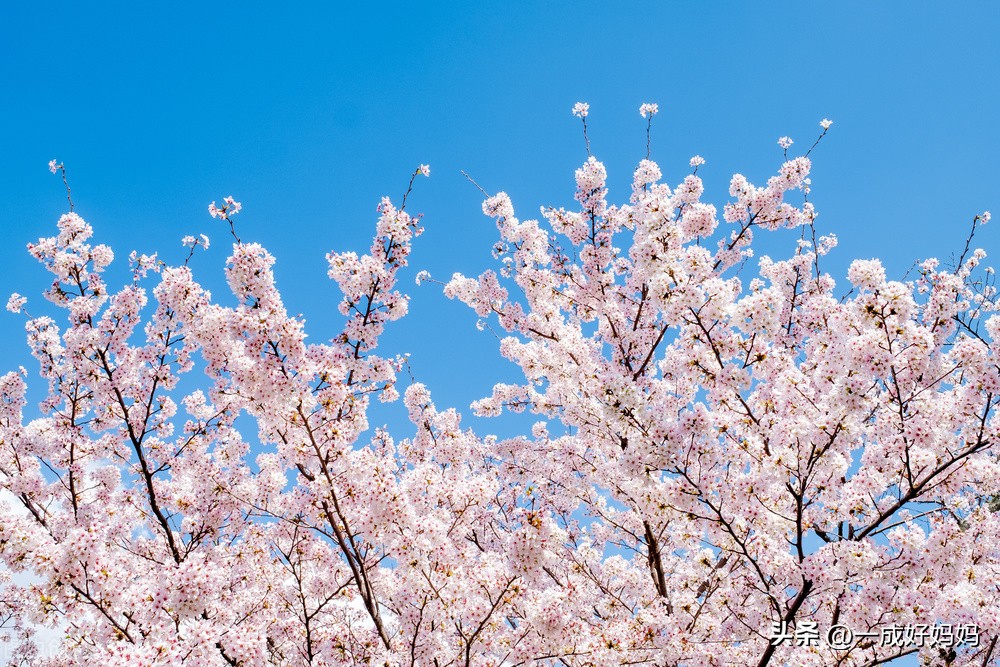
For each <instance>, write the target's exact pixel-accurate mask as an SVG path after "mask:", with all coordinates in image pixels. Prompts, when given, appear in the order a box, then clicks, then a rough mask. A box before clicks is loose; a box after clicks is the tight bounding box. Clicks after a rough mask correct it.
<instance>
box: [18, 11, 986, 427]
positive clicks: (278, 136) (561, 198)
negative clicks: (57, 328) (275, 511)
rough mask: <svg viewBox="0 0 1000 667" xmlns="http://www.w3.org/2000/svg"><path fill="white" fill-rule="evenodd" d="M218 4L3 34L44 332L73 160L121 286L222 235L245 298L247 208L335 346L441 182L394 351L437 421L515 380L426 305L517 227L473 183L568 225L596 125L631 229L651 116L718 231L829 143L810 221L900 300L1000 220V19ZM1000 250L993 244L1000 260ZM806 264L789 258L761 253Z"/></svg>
mask: <svg viewBox="0 0 1000 667" xmlns="http://www.w3.org/2000/svg"><path fill="white" fill-rule="evenodd" d="M203 4H204V5H206V6H198V5H196V4H195V3H176V4H169V5H168V4H167V3H157V4H156V5H152V4H147V3H134V2H132V3H123V2H118V3H101V5H100V7H101V10H100V11H99V12H98V10H97V9H96V7H97V5H91V4H85V3H72V4H70V3H16V4H15V3H6V4H5V5H4V6H3V8H2V9H0V82H2V91H3V92H2V97H0V99H2V101H3V103H2V105H0V121H2V125H3V131H2V132H0V182H2V183H3V186H2V187H0V225H2V229H3V231H4V243H2V244H0V264H2V266H3V267H4V270H3V272H2V273H0V293H2V295H3V296H4V299H2V300H5V297H6V294H8V293H9V292H13V291H17V292H20V293H22V294H25V295H27V296H28V297H29V298H30V299H31V302H29V307H30V306H31V305H32V303H33V304H34V306H35V308H34V309H33V312H40V311H42V310H44V309H43V308H42V307H41V306H40V296H39V293H40V291H41V290H42V289H44V288H45V287H46V285H47V283H48V279H47V277H46V274H45V273H44V271H43V270H42V268H41V267H40V266H39V265H37V264H36V263H35V262H34V260H32V259H31V258H30V257H29V256H28V255H27V253H26V252H25V250H24V245H25V244H26V243H27V242H29V241H32V240H35V239H37V238H38V237H39V236H42V235H48V234H50V233H51V232H52V230H54V224H55V221H56V219H57V218H58V215H59V214H60V213H61V212H63V211H64V209H65V198H64V192H63V190H62V185H61V182H59V180H58V179H57V178H56V177H54V176H52V175H51V174H50V173H49V172H48V170H47V168H46V165H47V162H48V161H49V160H50V159H51V158H58V159H59V160H61V161H63V162H64V163H65V164H66V166H67V168H68V170H69V177H70V182H71V185H72V187H73V194H74V201H75V203H76V205H77V211H78V212H79V213H80V214H81V215H83V216H84V217H85V218H86V219H87V220H88V221H89V222H90V223H91V224H93V225H94V227H95V229H96V232H97V234H96V236H97V239H98V240H99V241H101V242H106V243H109V244H110V245H112V246H113V247H114V249H115V250H116V253H117V255H118V257H119V262H118V265H119V266H118V269H119V273H118V274H117V275H119V276H124V272H123V266H122V265H123V264H124V262H123V261H121V260H124V258H125V257H126V256H127V255H128V253H129V251H130V250H133V249H135V250H138V251H139V252H153V251H157V250H158V251H160V253H161V257H162V258H163V259H165V260H166V261H168V262H179V261H181V260H182V259H183V256H184V249H183V248H182V247H181V245H180V238H181V236H183V235H184V234H197V233H206V234H208V235H209V236H210V237H211V238H212V240H213V246H212V249H211V250H210V251H209V252H208V253H207V254H201V255H199V256H197V257H196V258H195V260H194V268H195V271H196V275H197V276H198V278H199V279H200V280H201V281H202V282H203V283H205V284H206V285H208V286H210V287H211V288H213V289H214V291H215V292H216V294H217V295H219V296H222V295H223V294H224V293H225V287H224V281H223V280H222V273H221V270H222V266H223V263H224V260H225V257H226V254H227V252H226V250H227V247H228V241H227V240H226V234H225V231H224V229H223V227H222V226H221V223H219V222H218V221H216V220H212V219H211V218H209V216H208V214H207V212H206V206H207V204H208V202H210V201H212V200H217V201H219V200H221V198H222V197H223V196H225V195H229V194H232V195H234V196H235V197H236V199H238V200H240V201H242V202H243V205H244V210H243V213H241V214H240V216H239V218H238V221H239V224H240V231H241V236H242V237H243V239H244V240H248V241H249V240H252V241H258V242H261V243H263V244H264V245H265V246H266V247H267V248H269V249H270V250H271V252H272V253H273V254H275V255H276V256H277V258H278V262H277V265H276V272H277V277H278V281H279V287H281V289H282V291H283V293H284V296H285V299H286V303H287V304H288V307H289V309H290V310H291V311H292V312H296V313H298V312H301V313H303V314H304V315H305V316H306V318H307V320H308V321H309V324H308V331H309V332H310V334H311V336H312V338H313V339H314V340H319V339H325V338H328V337H329V336H331V335H332V334H333V333H334V326H335V323H336V321H337V316H336V313H335V308H336V303H337V301H338V293H337V291H336V286H335V285H334V284H333V283H332V282H331V281H329V280H328V279H327V278H326V264H325V261H324V254H325V253H326V252H327V251H329V250H356V251H358V252H361V251H364V250H365V249H366V248H367V246H368V243H369V240H370V237H371V233H372V231H373V229H374V221H375V216H376V214H375V205H376V203H377V202H378V200H379V198H380V197H381V196H382V195H386V194H387V195H390V196H393V197H394V198H396V199H397V200H398V198H399V197H400V196H401V195H402V193H403V191H404V190H405V188H406V183H407V181H408V178H409V175H410V173H412V170H413V169H414V168H415V167H416V166H417V165H418V164H419V163H429V164H430V165H431V168H432V175H431V178H430V179H422V180H420V181H418V183H417V190H416V192H415V193H414V195H413V197H412V200H411V202H412V203H411V205H410V207H411V209H412V210H413V211H414V212H417V211H421V212H423V213H424V214H425V218H424V221H425V227H426V232H425V233H424V235H423V236H421V237H420V238H419V239H418V240H417V242H416V247H415V250H414V253H413V255H412V260H411V265H412V270H411V271H409V272H408V273H407V274H404V278H403V280H404V285H405V287H406V288H407V289H408V290H409V291H410V293H411V295H412V301H411V307H410V311H411V315H410V316H409V317H408V318H407V319H406V320H404V321H403V322H401V323H399V324H398V326H396V327H394V328H393V329H391V330H390V331H389V333H388V334H387V335H386V338H385V340H384V345H385V350H386V351H387V352H410V353H412V357H411V359H412V366H413V370H414V373H415V375H416V376H417V378H418V379H419V380H421V381H424V382H426V383H427V384H428V385H429V386H430V387H431V389H432V391H433V393H434V396H435V400H436V402H437V403H438V405H439V406H447V405H454V406H456V407H459V408H461V409H464V408H466V407H467V406H468V404H469V402H471V401H472V400H473V399H475V398H478V397H480V396H483V395H485V394H487V393H488V392H489V390H490V387H491V386H492V384H493V382H495V381H497V380H499V379H512V378H514V377H515V376H514V374H513V371H512V369H511V368H510V367H509V365H507V364H506V363H505V362H503V361H502V360H500V359H499V357H498V355H497V353H496V340H495V339H494V338H493V337H492V335H490V334H489V333H488V332H479V331H477V330H476V328H475V321H476V317H475V315H474V314H473V313H472V312H471V311H469V310H468V309H467V308H465V307H464V306H462V305H461V304H458V303H457V302H450V301H447V300H446V299H445V298H444V297H443V296H442V295H441V293H440V290H439V289H437V288H436V287H435V286H433V285H429V286H428V285H424V286H423V287H421V288H417V287H416V286H415V285H413V277H414V276H415V274H416V272H417V271H418V270H421V269H426V270H429V271H430V272H431V273H432V274H433V275H434V276H435V277H436V278H447V277H448V276H450V275H451V274H452V273H453V272H455V271H462V272H464V273H466V274H469V275H475V274H478V273H479V272H480V271H481V270H483V269H485V268H487V267H489V266H492V264H493V263H492V259H491V257H490V247H491V245H492V243H493V241H494V240H495V232H496V230H495V227H494V226H493V224H492V222H491V221H490V220H488V219H486V218H485V217H483V216H482V214H481V212H480V199H481V198H480V196H479V193H478V192H477V191H476V190H475V189H474V188H473V187H472V186H471V185H469V184H468V183H467V182H466V181H465V180H464V178H463V177H462V176H461V174H460V173H459V171H460V170H463V169H464V170H466V171H468V172H469V173H471V174H472V175H473V176H474V177H475V178H476V180H477V181H478V182H479V183H480V184H482V185H483V186H484V187H485V188H486V189H487V190H490V191H491V192H492V191H497V190H505V191H506V192H508V193H509V194H510V195H511V196H512V199H513V201H514V204H515V207H517V210H518V212H519V214H520V215H521V216H522V217H536V216H537V211H538V207H539V206H541V205H556V206H559V205H570V204H571V203H572V196H573V187H574V186H573V170H574V169H575V168H576V167H577V166H579V164H580V163H581V162H582V161H583V160H584V159H585V157H586V155H585V152H584V147H583V140H582V137H581V134H580V127H579V121H577V120H576V119H575V118H573V117H572V116H571V115H570V108H571V107H572V105H573V103H574V102H576V101H578V100H584V101H587V102H589V103H590V105H591V115H590V118H589V119H588V120H589V125H590V136H591V141H592V146H593V151H594V153H595V155H597V157H598V158H599V159H602V160H603V161H604V162H605V163H606V164H607V166H608V169H609V172H610V174H611V184H612V195H611V196H612V199H618V200H620V201H623V200H625V199H626V198H627V196H628V189H627V184H628V183H629V181H630V174H631V172H632V169H633V168H634V166H635V164H636V162H637V161H638V160H639V159H640V158H642V157H643V155H644V152H645V137H644V127H645V126H644V122H643V121H642V119H641V118H640V117H639V115H638V106H639V104H640V103H642V102H646V101H650V102H657V103H659V105H660V109H661V112H660V114H659V115H658V116H657V117H656V120H655V122H654V127H653V132H654V134H653V151H652V157H653V158H654V159H655V160H657V161H658V162H660V164H661V167H662V168H663V171H664V173H665V175H666V176H667V179H668V180H669V181H671V182H677V181H678V180H679V179H681V178H682V177H683V175H684V173H686V170H687V161H688V158H690V157H691V156H692V155H694V154H700V155H702V156H704V157H705V158H706V160H707V164H706V165H705V166H704V167H702V169H701V170H700V172H699V173H701V174H702V175H703V176H704V177H705V181H706V186H707V187H706V190H707V192H706V197H705V199H706V200H707V201H711V202H714V203H716V204H717V205H718V206H720V207H721V204H722V203H723V202H724V201H725V195H726V191H727V189H728V188H727V185H728V181H729V178H730V176H731V175H732V173H734V172H741V173H744V174H746V175H747V176H748V177H749V178H750V179H751V180H752V181H755V182H763V181H764V180H766V178H767V177H768V176H769V175H770V174H771V173H773V171H774V170H775V169H776V168H777V166H778V165H779V164H780V161H781V151H780V149H779V148H778V146H777V145H776V143H775V142H776V140H777V138H778V137H779V136H782V135H790V136H791V137H792V138H793V139H795V140H796V144H795V146H793V149H798V148H803V149H804V148H806V147H808V145H809V144H810V143H811V142H812V140H813V139H814V138H815V136H816V135H817V133H818V131H819V128H818V122H819V120H820V119H821V118H823V117H829V118H831V119H833V120H834V123H835V124H834V126H833V129H832V131H831V133H830V135H829V136H828V137H827V138H826V139H825V140H824V141H823V143H822V144H821V146H820V147H819V149H817V152H816V153H814V165H815V166H814V171H813V192H812V195H811V199H812V201H814V203H815V204H816V206H817V209H818V210H819V212H820V218H819V228H820V230H821V232H823V233H828V232H833V233H836V234H837V235H838V236H839V238H840V246H839V247H838V248H837V249H836V250H835V251H834V253H833V254H832V255H831V256H830V257H829V258H828V260H827V263H826V265H825V267H824V268H825V269H826V270H829V271H831V272H832V273H833V275H834V277H835V278H837V279H838V281H839V282H841V283H843V282H845V281H844V279H843V276H844V272H845V270H846V267H847V265H848V264H849V263H850V261H851V260H852V259H853V258H856V257H864V258H868V257H881V258H883V260H884V261H885V262H886V265H887V268H888V272H889V274H890V275H891V276H893V277H900V276H902V274H903V273H904V272H905V271H906V269H907V268H908V267H909V266H910V265H911V264H912V263H913V261H914V260H915V259H918V258H924V257H928V256H937V257H940V258H941V259H942V260H944V259H946V258H947V257H948V256H949V255H950V254H951V253H952V252H956V251H960V250H961V247H962V243H963V240H964V238H965V235H966V233H967V231H968V228H969V225H970V222H971V219H972V217H973V216H974V215H975V214H977V213H979V212H981V211H983V210H985V209H992V210H993V211H996V212H1000V185H998V184H1000V166H998V161H997V150H998V147H1000V125H998V123H997V106H998V98H1000V87H998V86H997V71H996V67H997V63H1000V45H998V42H997V40H996V35H997V33H998V28H1000V5H997V4H995V3H987V2H968V3H961V4H949V5H945V4H938V5H931V4H930V3H926V4H924V3H905V4H904V3H900V2H896V3H892V2H886V3H867V2H839V3H799V2H780V3H769V4H768V5H767V9H766V10H762V9H760V8H759V7H757V6H755V5H752V4H751V3H739V4H737V3H716V4H713V5H712V6H705V5H702V4H700V3H697V4H696V3H683V4H682V3H653V2H647V3H627V2H621V3H608V2H587V1H583V2H574V3H569V2H548V3H528V2H517V3H513V2H512V3H498V2H483V3H437V4H436V5H435V6H429V5H428V4H426V3H402V4H396V3H381V4H380V5H379V6H378V8H377V9H367V10H366V9H362V8H361V7H362V5H363V3H357V8H355V9H345V8H341V7H338V6H337V5H339V4H340V3H313V4H311V5H307V4H303V5H299V6H297V8H296V9H295V10H294V11H293V10H291V9H288V8H282V9H279V8H278V6H277V5H275V4H274V3H262V2H241V3H235V2H229V3H223V2H219V3H203ZM705 4H706V5H707V3H705ZM791 152H792V153H793V154H796V153H795V150H792V151H791ZM997 224H1000V223H994V226H988V227H986V228H985V229H984V230H983V231H982V233H981V235H980V236H979V237H978V239H979V244H980V245H982V247H984V248H985V249H986V250H987V251H988V252H990V251H992V250H996V249H997V240H998V232H997V229H996V226H995V225H997ZM792 248H793V239H792V237H790V236H785V237H781V238H777V239H775V240H774V241H773V244H769V245H768V246H767V248H766V249H767V251H768V252H773V254H775V255H780V254H782V253H784V252H790V251H791V249H792ZM2 300H0V301H2ZM23 337H24V335H23V329H22V321H21V318H19V317H18V316H14V315H10V314H6V313H3V314H2V315H0V344H2V346H3V350H4V353H3V357H2V358H3V362H4V363H3V364H0V367H2V368H0V370H6V369H7V368H16V366H17V365H18V364H21V363H24V364H25V365H26V366H28V367H29V368H30V367H31V364H29V363H28V362H27V360H28V356H27V352H26V348H25V346H24V343H23ZM502 428H503V427H502V426H498V429H502Z"/></svg>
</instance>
